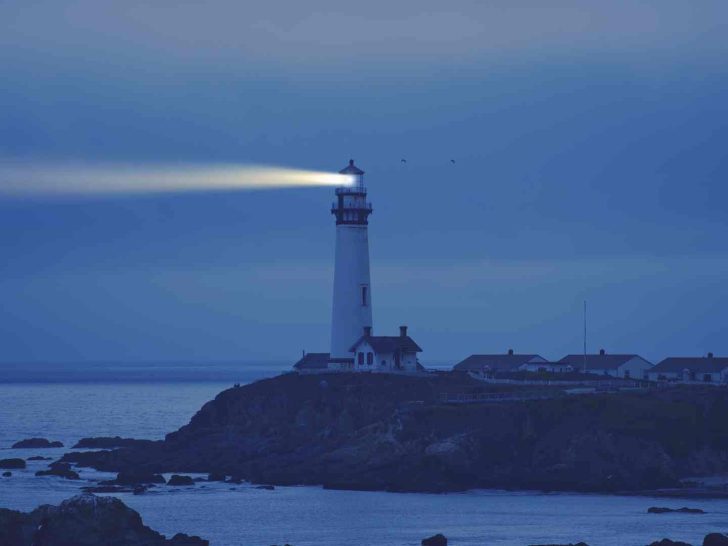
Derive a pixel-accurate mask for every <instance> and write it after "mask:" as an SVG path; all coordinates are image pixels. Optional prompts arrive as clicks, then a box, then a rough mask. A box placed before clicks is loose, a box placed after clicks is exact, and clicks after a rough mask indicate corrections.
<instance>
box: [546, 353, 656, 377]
mask: <svg viewBox="0 0 728 546" xmlns="http://www.w3.org/2000/svg"><path fill="white" fill-rule="evenodd" d="M559 362H561V363H563V364H569V365H571V367H572V368H573V369H574V370H575V371H578V372H585V373H590V374H594V375H608V376H611V377H624V378H627V379H630V378H632V379H647V378H648V375H647V374H648V371H649V370H650V369H652V362H650V361H649V360H646V359H644V358H642V357H641V356H640V355H609V354H607V353H606V351H605V350H604V349H601V350H600V351H599V354H596V355H595V354H591V355H589V354H588V355H586V359H585V358H584V355H583V354H581V355H566V356H565V357H564V358H562V359H561V360H559Z"/></svg>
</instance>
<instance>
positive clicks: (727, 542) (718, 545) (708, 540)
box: [703, 533, 728, 546]
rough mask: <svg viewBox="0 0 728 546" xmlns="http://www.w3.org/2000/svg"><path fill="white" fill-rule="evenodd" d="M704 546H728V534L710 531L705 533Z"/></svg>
mask: <svg viewBox="0 0 728 546" xmlns="http://www.w3.org/2000/svg"><path fill="white" fill-rule="evenodd" d="M703 546H728V536H726V535H724V534H723V533H710V534H707V535H705V538H704V539H703Z"/></svg>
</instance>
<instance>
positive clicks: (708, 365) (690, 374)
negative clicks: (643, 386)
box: [649, 353, 728, 384]
mask: <svg viewBox="0 0 728 546" xmlns="http://www.w3.org/2000/svg"><path fill="white" fill-rule="evenodd" d="M649 377H650V380H652V381H677V382H680V383H722V384H725V383H728V358H726V357H714V356H713V353H708V355H707V356H698V357H669V358H666V359H665V360H663V361H661V362H659V363H658V364H657V365H656V366H655V367H654V368H652V369H651V370H650V371H649Z"/></svg>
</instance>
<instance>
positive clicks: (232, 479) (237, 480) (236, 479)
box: [228, 476, 244, 485]
mask: <svg viewBox="0 0 728 546" xmlns="http://www.w3.org/2000/svg"><path fill="white" fill-rule="evenodd" d="M243 481H244V480H243V478H241V477H240V476H230V479H229V480H228V483H234V484H237V485H240V484H241V483H243Z"/></svg>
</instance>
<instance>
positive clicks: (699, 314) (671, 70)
mask: <svg viewBox="0 0 728 546" xmlns="http://www.w3.org/2000/svg"><path fill="white" fill-rule="evenodd" d="M546 4H547V3H544V2H540V1H520V0H511V1H508V2H482V1H477V2H476V1H473V2H467V1H462V2H448V3H443V2H434V1H430V0H421V1H418V2H409V1H402V2H396V3H394V2H384V1H376V0H374V1H369V2H364V3H358V4H351V5H347V3H342V2H340V1H337V2H333V1H323V0H313V1H310V2H305V3H304V2H293V1H290V0H289V1H269V2H266V3H265V4H264V5H256V3H252V2H233V1H229V2H228V1H222V0H218V1H211V2H167V1H159V2H153V3H150V2H139V1H135V0H130V1H126V2H105V1H98V0H97V1H87V0H81V1H75V2H71V1H63V0H60V1H59V0H54V1H52V2H50V1H49V2H43V1H33V2H28V1H27V0H24V1H14V0H5V1H2V2H0V71H1V73H2V74H3V76H2V83H1V84H0V161H3V162H12V161H24V162H29V163H31V164H32V163H38V164H43V163H47V162H59V161H60V162H63V161H76V162H78V161H81V162H117V163H126V164H132V165H137V164H138V165H149V164H154V163H158V162H166V163H174V164H186V163H195V164H202V165H206V164H210V165H216V164H241V165H244V164H256V165H257V164H262V165H280V166H285V167H290V168H302V169H313V170H323V171H337V170H339V169H340V168H343V167H344V166H345V165H346V163H347V161H348V160H349V159H350V158H354V159H355V160H356V162H357V164H358V165H359V166H360V167H361V168H363V169H364V170H365V171H366V178H365V179H366V185H367V187H368V190H369V196H370V198H371V201H372V203H373V206H374V214H373V215H372V217H371V221H370V227H369V231H370V233H369V235H370V254H371V260H372V303H373V310H374V329H375V333H378V334H382V335H386V334H391V335H394V334H396V333H397V326H399V325H400V324H407V325H409V327H410V333H411V335H412V337H413V338H414V339H415V340H416V341H417V342H418V344H419V345H421V346H422V347H423V349H424V352H423V353H422V355H421V360H422V361H423V362H425V363H428V362H430V363H454V362H457V361H459V360H460V359H462V358H464V357H465V356H467V355H469V354H471V353H498V352H505V351H506V350H507V349H509V348H513V349H514V350H516V351H517V352H533V353H539V354H541V355H543V356H544V357H546V358H549V359H558V358H560V357H561V356H563V355H565V354H567V353H574V352H581V350H582V343H583V339H582V336H583V333H582V332H583V324H582V321H583V314H582V308H583V301H584V300H586V301H587V309H588V329H587V330H588V334H587V343H588V347H589V349H590V350H591V351H596V350H598V349H600V348H604V349H605V350H606V351H607V352H611V353H621V352H628V353H633V352H634V353H639V354H641V355H643V356H645V357H647V358H649V359H651V360H653V361H658V360H660V359H662V358H664V357H666V356H678V355H680V356H682V355H704V354H706V353H707V352H708V351H712V352H714V353H715V354H716V355H728V335H726V334H728V305H726V302H727V300H728V286H727V284H726V279H728V248H727V245H726V241H727V240H728V239H727V237H726V235H727V234H728V214H726V205H725V203H726V199H727V198H728V189H726V184H727V181H728V154H727V153H726V144H725V143H726V142H728V63H726V62H725V59H726V58H728V34H727V33H726V32H725V21H726V19H727V18H728V5H726V4H725V2H717V1H716V2H713V1H710V0H707V1H700V2H683V1H679V2H678V1H672V0H661V1H644V2H633V1H629V2H627V1H620V0H615V1H612V2H596V1H595V2H591V1H578V2H577V1H561V0H556V1H551V2H548V5H546ZM403 158H405V159H406V160H407V163H402V162H401V159H403ZM451 159H454V160H455V163H452V162H451V161H450V160H451ZM2 183H3V181H2V180H0V186H1V185H2ZM332 199H333V192H332V190H331V188H295V189H281V190H265V191H244V192H242V191H241V192H235V191H221V190H220V189H215V190H214V191H212V190H211V191H209V192H195V193H180V194H174V193H164V194H158V195H149V194H145V195H115V196H108V195H107V196H83V197H79V196H77V197H64V198H58V197H57V196H55V197H54V196H44V195H34V196H25V197H17V196H15V197H9V196H3V197H0V249H1V250H2V260H0V362H25V361H28V362H30V361H43V362H67V361H109V360H113V361H157V360H159V361H162V360H163V361H179V360H183V361H216V360H240V361H291V362H294V361H295V360H296V359H297V358H298V357H299V355H300V353H301V350H302V349H305V350H307V351H322V352H325V351H327V350H328V347H329V320H330V312H331V295H332V280H333V249H334V234H335V227H334V219H333V217H332V216H331V214H330V212H329V208H330V205H331V201H332Z"/></svg>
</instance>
